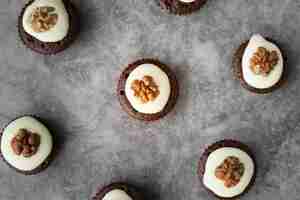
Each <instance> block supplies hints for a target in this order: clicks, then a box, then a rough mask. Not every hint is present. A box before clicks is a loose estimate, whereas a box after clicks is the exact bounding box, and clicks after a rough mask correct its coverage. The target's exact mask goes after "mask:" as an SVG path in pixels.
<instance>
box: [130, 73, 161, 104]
mask: <svg viewBox="0 0 300 200" xmlns="http://www.w3.org/2000/svg"><path fill="white" fill-rule="evenodd" d="M131 89H132V90H133V91H134V96H135V97H137V98H139V99H140V101H141V102H142V103H148V102H149V101H154V100H155V98H156V97H157V96H158V95H159V93H160V92H159V89H158V86H157V85H156V83H155V82H154V80H153V78H152V77H151V76H144V77H143V78H142V80H134V81H133V82H132V84H131Z"/></svg>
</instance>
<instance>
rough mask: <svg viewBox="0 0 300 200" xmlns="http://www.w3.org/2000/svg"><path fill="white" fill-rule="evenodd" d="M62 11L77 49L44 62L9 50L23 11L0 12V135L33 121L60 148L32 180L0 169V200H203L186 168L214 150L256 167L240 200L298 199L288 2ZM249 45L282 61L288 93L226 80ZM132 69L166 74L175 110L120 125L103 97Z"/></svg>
mask: <svg viewBox="0 0 300 200" xmlns="http://www.w3.org/2000/svg"><path fill="white" fill-rule="evenodd" d="M74 2H75V4H76V5H77V6H78V8H79V9H80V13H81V29H82V31H81V34H80V36H79V38H78V40H77V41H76V42H75V43H74V45H72V46H71V48H69V49H68V50H66V51H65V52H63V53H61V54H58V55H56V56H51V57H45V56H41V55H38V54H36V53H33V52H31V51H29V50H28V49H26V48H25V47H24V46H23V45H22V43H21V42H20V40H19V38H18V35H17V28H16V24H17V16H18V13H19V12H20V11H21V8H22V7H23V5H24V4H25V1H21V0H1V1H0V63H1V64H0V65H1V66H0V124H1V126H2V127H3V126H4V125H5V124H6V123H8V122H9V121H10V120H12V119H14V118H16V117H17V116H20V115H24V114H33V115H36V116H38V117H40V118H42V119H43V120H44V121H45V122H46V124H47V125H48V126H49V128H50V129H51V130H52V132H53V134H54V135H55V136H56V137H57V138H58V140H57V142H58V143H59V145H60V147H61V148H60V152H59V154H58V155H57V157H56V159H55V160H54V162H53V163H52V164H51V166H50V167H49V168H48V169H47V170H46V171H45V172H43V173H41V174H39V175H35V176H28V177H26V176H23V175H19V174H17V173H16V172H14V171H13V170H11V169H10V168H8V167H7V166H6V165H5V164H4V163H3V162H0V199H1V200H29V199H30V200H42V199H43V200H71V199H72V200H83V199H88V198H90V197H91V196H92V195H93V194H94V193H95V191H96V189H97V188H98V187H99V186H103V185H105V184H108V183H110V182H112V181H118V180H123V181H128V182H130V183H132V184H134V185H136V186H137V187H139V188H141V189H142V190H143V191H145V193H146V196H147V199H149V200H153V199H157V200H174V199H178V200H179V199H180V200H183V199H186V200H188V199H189V200H209V199H214V198H213V197H212V196H211V195H210V194H208V193H207V192H206V191H205V190H204V189H203V188H202V186H201V184H200V182H199V180H198V177H197V175H196V169H197V162H198V159H199V157H200V154H201V152H203V149H204V148H205V146H207V145H209V144H210V143H213V142H215V141H217V140H219V139H223V138H233V139H238V140H241V141H243V142H245V143H246V144H248V145H249V146H250V147H251V148H252V149H253V151H254V152H255V155H256V159H257V162H258V174H257V181H256V184H255V186H254V187H253V188H252V190H251V191H250V192H249V193H248V194H247V195H246V196H244V197H243V198H242V199H244V200H258V199H272V200H279V199H285V200H297V199H299V195H300V185H299V182H300V146H299V144H300V135H299V133H300V123H299V120H300V110H299V106H300V101H299V97H300V78H299V73H300V71H299V70H300V56H299V55H300V51H299V49H300V37H299V35H300V1H298V0H294V1H293V0H209V1H208V3H207V4H206V5H205V7H204V8H203V9H202V10H201V11H199V12H196V13H195V14H193V15H191V16H187V17H178V16H173V15H169V14H167V13H165V12H162V11H161V9H160V8H159V7H158V6H157V4H156V3H155V1H154V0H85V1H84V0H81V1H80V0H76V1H75V0H74ZM252 33H261V34H264V35H266V36H268V37H271V38H273V39H274V40H276V41H277V42H278V43H279V44H281V47H282V49H283V50H284V53H285V54H286V55H287V57H288V68H289V77H288V84H286V85H285V86H284V87H283V88H281V89H280V90H278V91H276V92H274V93H272V94H270V95H255V94H251V93H249V92H247V91H246V90H244V89H243V88H241V86H240V85H239V82H238V81H236V80H234V79H233V76H232V73H231V60H232V55H233V52H234V50H235V49H236V48H237V47H238V46H239V44H240V43H241V42H242V41H244V40H246V39H248V38H249V37H250V36H251V34H252ZM143 57H154V58H158V59H160V60H161V61H162V62H164V63H166V64H168V65H170V67H171V68H172V69H173V71H174V72H175V73H176V75H177V77H178V80H179V83H180V98H179V100H178V103H177V105H176V107H175V109H174V110H173V111H172V112H171V113H170V114H169V115H167V117H165V118H164V119H162V120H160V121H158V122H154V123H143V122H140V121H136V120H133V119H131V118H129V117H128V116H127V114H126V113H124V112H123V111H122V110H121V108H120V106H119V103H118V101H117V98H116V93H115V89H116V83H117V80H118V76H119V74H120V72H121V71H122V69H123V68H124V67H125V66H126V65H127V64H128V63H130V62H132V61H134V60H135V59H138V58H143Z"/></svg>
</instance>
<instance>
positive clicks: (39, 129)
mask: <svg viewBox="0 0 300 200" xmlns="http://www.w3.org/2000/svg"><path fill="white" fill-rule="evenodd" d="M0 142H1V148H0V155H1V157H2V158H3V160H4V162H5V163H6V164H8V165H9V166H10V167H11V168H13V169H14V170H16V171H17V172H20V173H22V174H24V175H33V174H37V173H39V172H41V171H42V170H44V169H46V167H47V166H48V165H49V162H50V161H51V160H52V155H53V154H52V153H53V139H52V135H51V133H50V132H49V130H48V129H47V128H46V127H45V126H44V125H43V124H42V123H41V122H39V121H38V120H37V119H35V118H33V117H31V116H24V117H20V118H18V119H15V120H13V121H12V122H10V123H9V124H8V125H7V126H6V127H5V128H4V129H3V132H2V133H0Z"/></svg>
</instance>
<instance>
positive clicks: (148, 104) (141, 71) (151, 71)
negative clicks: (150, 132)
mask: <svg viewBox="0 0 300 200" xmlns="http://www.w3.org/2000/svg"><path fill="white" fill-rule="evenodd" d="M117 93H118V97H119V101H120V103H121V106H122V107H123V109H124V110H125V111H126V112H127V113H128V114H129V115H130V116H132V117H134V118H136V119H139V120H144V121H153V120H158V119H160V118H162V117H163V116H165V115H166V114H167V113H169V112H170V111H171V110H172V108H173V107H174V105H175V103H176V100H177V97H178V83H177V80H176V78H175V76H174V74H173V73H172V72H171V71H170V69H169V68H168V67H167V66H166V65H164V64H162V63H161V62H159V61H157V60H154V59H142V60H138V61H136V62H134V63H132V64H130V65H129V66H128V67H127V68H126V69H125V70H124V71H123V73H122V74H121V77H120V79H119V82H118V87H117Z"/></svg>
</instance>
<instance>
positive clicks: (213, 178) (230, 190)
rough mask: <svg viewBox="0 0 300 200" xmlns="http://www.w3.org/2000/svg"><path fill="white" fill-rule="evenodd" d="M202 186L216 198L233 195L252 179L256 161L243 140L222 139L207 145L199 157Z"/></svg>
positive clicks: (248, 185)
mask: <svg viewBox="0 0 300 200" xmlns="http://www.w3.org/2000/svg"><path fill="white" fill-rule="evenodd" d="M198 174H199V177H200V181H201V182H202V183H203V186H204V187H205V188H206V189H207V190H208V191H210V192H211V193H212V194H214V195H215V196H217V197H218V198H220V199H236V198H237V197H239V196H241V195H243V194H244V193H245V192H247V191H248V190H249V189H250V187H251V186H252V185H253V183H254V179H255V175H256V165H255V160H254V157H253V154H252V153H251V151H250V149H249V147H248V146H246V145H245V144H243V143H241V142H238V141H233V140H222V141H219V142H216V143H214V144H212V145H211V146H209V147H208V148H207V149H206V150H205V152H204V153H203V154H202V156H201V158H200V161H199V168H198Z"/></svg>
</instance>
